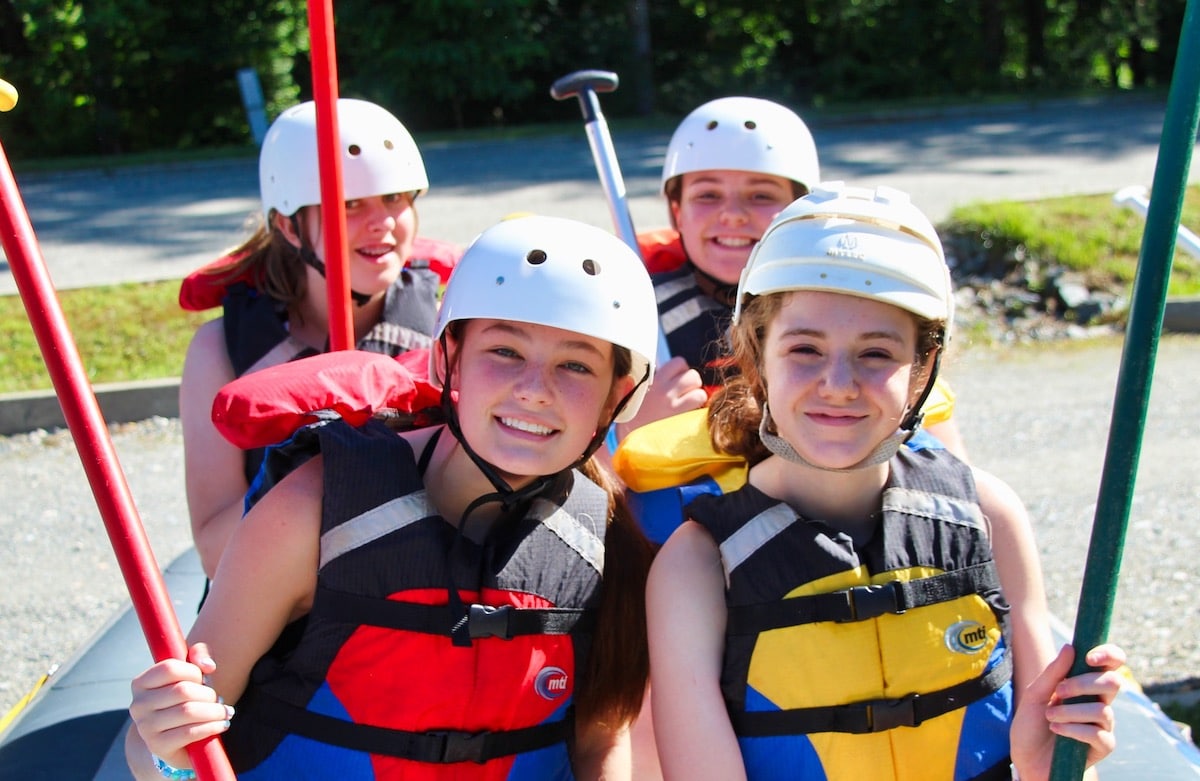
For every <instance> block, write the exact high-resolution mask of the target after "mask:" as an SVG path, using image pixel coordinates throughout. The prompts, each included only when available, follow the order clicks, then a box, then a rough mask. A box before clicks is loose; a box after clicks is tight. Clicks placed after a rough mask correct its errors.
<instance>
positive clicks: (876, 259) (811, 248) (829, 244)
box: [734, 182, 954, 332]
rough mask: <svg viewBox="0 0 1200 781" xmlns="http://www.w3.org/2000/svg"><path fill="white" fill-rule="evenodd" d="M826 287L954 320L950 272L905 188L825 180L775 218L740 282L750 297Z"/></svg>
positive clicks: (741, 293)
mask: <svg viewBox="0 0 1200 781" xmlns="http://www.w3.org/2000/svg"><path fill="white" fill-rule="evenodd" d="M789 290H828V291H832V292H836V293H847V294H850V295H855V296H861V297H863V298H872V299H876V300H879V301H884V302H886V303H889V304H892V305H894V306H898V307H900V308H901V309H904V310H907V311H909V312H912V313H913V314H916V315H918V316H920V317H924V318H927V319H930V320H945V321H946V327H947V332H948V331H949V327H950V324H951V323H952V322H953V320H954V294H953V288H952V287H951V283H950V269H949V267H948V266H947V265H946V258H945V255H944V254H943V252H942V243H941V241H940V240H939V239H938V236H937V232H936V231H935V230H934V228H933V225H932V223H930V222H929V218H928V217H926V216H925V215H924V214H923V213H922V212H921V211H920V210H919V209H918V208H917V207H916V206H914V205H913V204H912V201H911V199H910V198H909V196H908V194H907V193H904V192H901V191H899V190H896V189H893V188H891V187H879V188H877V189H875V190H870V189H867V188H863V187H848V186H846V184H845V183H844V182H825V183H823V184H819V185H817V186H816V188H815V189H814V190H813V192H811V193H809V194H808V195H806V196H804V197H803V198H800V199H799V200H797V201H794V202H793V203H792V204H791V205H790V206H788V207H787V208H786V209H784V210H783V211H782V212H780V213H779V214H778V215H776V217H775V219H774V220H772V221H771V224H770V225H769V226H768V227H767V230H766V231H765V232H764V233H763V237H762V239H760V240H759V242H758V243H757V244H756V245H755V246H754V250H753V252H751V253H750V259H749V261H747V263H746V268H745V269H743V270H742V277H741V280H740V281H739V282H738V295H737V306H736V308H735V309H734V321H735V322H736V320H737V318H738V316H739V315H740V314H741V309H742V304H743V301H744V299H745V297H746V296H748V295H754V296H760V295H765V294H768V293H780V292H785V291H789Z"/></svg>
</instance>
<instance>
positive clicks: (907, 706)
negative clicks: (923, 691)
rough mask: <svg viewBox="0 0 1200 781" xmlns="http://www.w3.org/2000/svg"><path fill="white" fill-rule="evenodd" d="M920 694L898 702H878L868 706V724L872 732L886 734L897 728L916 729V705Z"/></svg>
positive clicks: (918, 722)
mask: <svg viewBox="0 0 1200 781" xmlns="http://www.w3.org/2000/svg"><path fill="white" fill-rule="evenodd" d="M918 697H920V695H918V694H910V695H909V696H907V697H901V698H900V699H898V700H876V701H874V702H872V703H871V704H870V705H868V706H867V724H868V726H869V727H870V730H871V732H886V731H888V730H890V729H895V728H896V727H916V726H919V725H920V723H921V722H920V720H918V719H917V713H916V704H917V698H918Z"/></svg>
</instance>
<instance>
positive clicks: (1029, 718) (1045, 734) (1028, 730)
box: [1012, 644, 1125, 779]
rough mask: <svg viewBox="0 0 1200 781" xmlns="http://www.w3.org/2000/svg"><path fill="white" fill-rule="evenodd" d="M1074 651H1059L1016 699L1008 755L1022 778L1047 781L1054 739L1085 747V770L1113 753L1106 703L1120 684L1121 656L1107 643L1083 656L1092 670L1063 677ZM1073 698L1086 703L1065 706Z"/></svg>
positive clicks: (1109, 705) (1111, 724) (1113, 739)
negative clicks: (1077, 742)
mask: <svg viewBox="0 0 1200 781" xmlns="http://www.w3.org/2000/svg"><path fill="white" fill-rule="evenodd" d="M1074 659H1075V649H1074V648H1072V647H1071V646H1069V645H1068V646H1064V647H1063V649H1062V650H1061V651H1059V653H1058V656H1057V657H1055V658H1054V660H1053V661H1051V662H1050V664H1049V665H1047V667H1046V669H1045V670H1043V671H1042V673H1041V675H1039V676H1038V677H1037V678H1036V679H1035V680H1034V681H1033V682H1032V683H1030V684H1029V686H1028V687H1026V689H1025V691H1024V692H1023V693H1022V695H1021V700H1020V704H1019V705H1018V706H1017V713H1016V716H1015V718H1014V719H1013V726H1012V756H1013V764H1014V765H1016V767H1017V770H1018V771H1019V773H1020V776H1021V778H1022V779H1043V778H1047V777H1049V774H1050V764H1051V761H1052V759H1053V756H1054V739H1055V736H1056V735H1062V736H1064V737H1068V738H1072V739H1074V740H1078V741H1079V742H1081V743H1085V744H1087V746H1088V754H1087V766H1088V767H1090V766H1092V765H1094V764H1096V763H1097V762H1099V761H1100V760H1102V759H1104V758H1105V757H1107V756H1108V755H1109V754H1111V753H1112V752H1113V749H1114V748H1116V745H1117V741H1116V736H1115V735H1114V732H1113V731H1114V729H1115V727H1116V718H1115V716H1114V715H1113V709H1112V702H1113V700H1114V699H1116V696H1117V694H1118V693H1119V692H1120V691H1121V685H1122V683H1123V681H1124V677H1123V676H1122V674H1121V672H1120V669H1121V667H1122V666H1123V665H1124V664H1125V652H1124V651H1123V650H1121V648H1120V647H1118V646H1116V645H1112V644H1104V645H1099V646H1096V647H1095V648H1093V649H1092V650H1091V651H1089V652H1088V655H1087V663H1088V664H1089V665H1090V666H1092V667H1094V668H1096V669H1095V670H1094V671H1091V672H1086V673H1082V674H1080V675H1077V676H1074V677H1072V678H1068V677H1067V673H1068V672H1070V669H1071V663H1072V662H1073V661H1074ZM1076 697H1086V698H1088V699H1087V701H1086V702H1075V703H1068V702H1067V701H1068V700H1070V699H1073V698H1076Z"/></svg>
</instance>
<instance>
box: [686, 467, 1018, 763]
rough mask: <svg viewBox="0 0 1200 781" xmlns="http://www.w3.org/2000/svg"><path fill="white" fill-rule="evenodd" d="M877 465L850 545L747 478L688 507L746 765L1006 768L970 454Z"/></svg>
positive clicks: (998, 633) (996, 609)
mask: <svg viewBox="0 0 1200 781" xmlns="http://www.w3.org/2000/svg"><path fill="white" fill-rule="evenodd" d="M890 465H891V475H890V477H889V480H888V483H887V485H886V487H885V489H884V494H883V504H882V512H881V516H882V517H881V520H880V522H879V527H878V530H877V531H876V533H875V535H874V536H873V537H872V538H871V539H870V540H869V541H868V542H867V543H866V544H864V545H862V546H860V547H856V546H855V545H854V543H853V542H852V541H851V539H850V537H849V536H847V535H846V534H844V533H841V532H838V531H835V530H833V529H832V528H830V527H828V526H826V525H824V524H822V523H820V522H819V521H811V520H806V519H803V518H800V517H798V516H797V514H796V513H795V511H793V510H792V509H791V508H790V507H788V505H786V504H784V503H781V502H779V501H778V500H776V499H773V498H771V497H769V496H766V495H765V494H763V493H761V492H760V491H758V490H757V489H756V488H754V487H753V486H750V485H746V486H744V487H743V488H741V489H739V490H737V491H735V492H733V493H731V494H727V495H721V496H713V495H706V496H702V497H699V498H697V499H695V500H694V501H693V502H691V503H690V504H689V505H688V507H687V511H688V514H689V516H690V517H691V518H692V519H694V520H696V521H697V522H699V523H701V524H702V525H704V527H705V528H706V529H708V530H709V532H710V533H711V534H712V535H713V538H714V540H715V541H716V542H717V544H718V546H719V548H720V551H721V560H722V564H723V566H724V569H725V575H726V579H727V587H726V605H727V608H728V611H729V613H728V620H727V628H726V636H725V654H724V660H723V669H722V674H721V685H722V691H723V694H724V696H725V703H726V707H727V708H728V710H729V714H730V720H731V722H732V724H733V727H734V731H735V732H736V733H737V735H738V740H739V744H740V745H741V749H742V756H743V760H744V762H745V765H746V770H747V775H748V777H749V778H750V779H752V780H753V779H775V778H784V777H786V778H799V779H806V780H807V779H814V780H815V779H821V780H822V781H823V780H824V779H840V778H894V779H897V781H917V779H921V781H965V779H977V778H1006V777H1008V776H1007V775H1006V774H1008V773H1009V761H1008V751H1009V749H1008V745H1009V744H1008V733H1009V727H1010V724H1011V719H1012V683H1011V677H1012V663H1011V654H1010V651H1009V648H1010V641H1009V639H1008V605H1007V603H1006V602H1005V600H1004V597H1003V594H1002V593H1001V591H1000V582H999V576H998V574H997V572H996V569H995V565H994V563H993V561H992V553H991V545H990V543H989V541H988V531H987V525H986V521H985V519H984V517H983V514H982V512H981V510H980V509H979V505H978V498H977V496H976V494H975V486H974V481H973V480H972V478H971V475H970V470H969V467H967V466H966V465H964V464H962V463H961V462H959V461H958V460H957V459H955V458H954V457H953V456H952V455H950V454H949V453H947V452H946V451H945V450H937V449H927V450H922V451H913V450H910V449H902V450H901V451H900V452H899V453H898V454H897V455H896V457H895V458H893V459H892V461H891V464H890Z"/></svg>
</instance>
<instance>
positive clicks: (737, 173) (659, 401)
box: [621, 97, 965, 454]
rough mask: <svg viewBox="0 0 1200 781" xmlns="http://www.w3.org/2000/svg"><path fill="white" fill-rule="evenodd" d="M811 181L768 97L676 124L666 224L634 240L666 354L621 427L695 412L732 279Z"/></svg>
mask: <svg viewBox="0 0 1200 781" xmlns="http://www.w3.org/2000/svg"><path fill="white" fill-rule="evenodd" d="M818 181H820V164H819V162H818V157H817V148H816V144H815V143H814V141H813V137H812V133H810V132H809V129H808V126H807V125H805V123H804V120H802V119H801V118H800V117H799V116H797V115H796V114H795V112H793V111H792V110H790V109H788V108H786V107H784V106H781V105H779V104H778V103H774V102H772V101H769V100H763V99H760V98H749V97H728V98H719V99H717V100H713V101H710V102H708V103H705V104H704V105H702V106H700V107H699V108H697V109H695V110H694V111H693V112H692V113H691V114H689V115H688V116H687V117H686V118H684V120H683V121H682V122H681V123H680V124H679V127H678V128H676V130H675V133H674V134H673V135H672V136H671V141H670V144H669V145H668V146H667V155H666V159H665V161H664V164H663V173H662V188H663V194H664V195H665V196H666V198H667V207H668V210H669V212H670V219H671V227H672V229H673V230H671V231H668V232H661V231H659V232H650V233H647V234H645V235H644V236H643V237H642V240H641V244H642V255H643V257H645V258H646V260H647V265H648V267H649V268H650V269H651V272H652V273H653V274H654V276H653V279H654V287H655V292H656V294H657V296H658V302H659V315H660V319H661V322H662V326H663V330H664V331H665V333H666V336H667V344H668V346H669V347H670V349H671V355H672V359H671V360H670V361H668V362H666V363H665V364H664V365H663V366H661V367H659V370H658V375H657V379H656V381H655V386H654V387H653V388H651V389H650V392H649V394H648V395H647V397H646V403H645V404H644V405H643V407H642V411H641V413H640V414H639V416H638V418H637V420H635V421H633V422H631V423H630V424H629V425H628V426H626V427H624V428H623V430H622V432H621V433H627V432H628V431H630V430H633V429H634V428H636V427H637V426H640V425H645V424H646V423H650V422H652V421H655V420H659V419H661V418H664V417H668V416H670V415H674V414H678V413H681V412H687V411H689V410H694V409H699V408H700V407H702V406H704V404H705V403H706V402H707V400H708V397H709V395H710V394H711V393H713V392H715V391H716V389H717V388H718V387H719V386H720V385H721V382H722V378H723V375H724V369H725V367H726V366H728V365H729V363H730V361H729V358H728V355H727V349H728V348H727V346H726V331H727V329H728V327H729V320H730V316H731V314H732V312H733V305H734V294H735V292H736V290H737V283H738V277H739V276H740V275H741V273H742V269H743V268H745V266H746V261H747V259H748V258H749V257H750V252H751V250H753V248H754V245H755V244H756V243H757V242H758V240H759V238H760V237H761V236H762V234H763V231H764V230H766V227H767V225H768V224H769V223H770V222H771V220H772V219H773V218H774V217H775V215H777V214H778V213H779V212H780V211H781V210H782V209H783V208H784V207H785V206H787V205H788V204H789V203H791V202H792V201H793V200H795V199H796V198H799V197H800V196H802V195H804V194H805V193H807V192H808V191H809V190H810V189H811V188H812V186H813V185H814V184H815V183H816V182H818ZM655 272H659V273H655ZM943 393H949V391H948V389H946V388H944V387H939V388H938V391H937V395H936V396H935V404H936V409H939V410H940V409H943V408H944V407H945V406H951V407H952V401H950V402H941V399H942V394H943ZM951 399H952V396H951ZM939 402H940V403H939ZM934 418H935V416H934V415H931V416H930V422H931V423H932V426H931V431H932V433H934V434H935V435H937V436H938V437H939V438H941V439H942V440H943V441H944V442H946V444H947V445H948V446H950V447H951V448H952V449H954V450H955V451H956V452H958V453H960V454H962V453H964V452H965V451H964V448H963V446H962V438H961V436H960V435H959V433H958V428H957V425H956V424H955V423H954V422H953V421H952V420H951V419H950V418H949V412H948V411H947V412H946V413H945V415H944V416H942V415H938V416H936V418H937V419H936V420H935V419H934ZM927 425H928V424H927Z"/></svg>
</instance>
